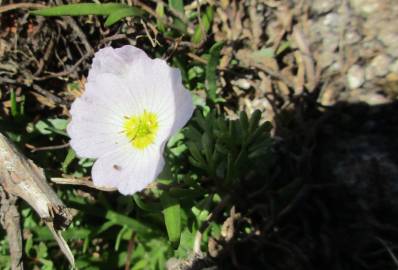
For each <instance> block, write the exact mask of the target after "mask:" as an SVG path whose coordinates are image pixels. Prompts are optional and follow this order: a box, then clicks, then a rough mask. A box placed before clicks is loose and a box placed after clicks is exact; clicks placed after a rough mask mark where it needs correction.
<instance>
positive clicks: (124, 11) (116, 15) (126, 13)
mask: <svg viewBox="0 0 398 270" xmlns="http://www.w3.org/2000/svg"><path fill="white" fill-rule="evenodd" d="M143 14H144V12H143V11H142V10H141V9H138V8H136V7H127V8H121V9H118V10H116V11H114V12H112V13H111V14H109V16H108V18H107V19H106V21H105V26H111V25H112V24H114V23H117V22H118V21H120V20H121V19H123V18H126V17H136V16H142V15H143Z"/></svg>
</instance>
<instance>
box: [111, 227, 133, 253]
mask: <svg viewBox="0 0 398 270" xmlns="http://www.w3.org/2000/svg"><path fill="white" fill-rule="evenodd" d="M128 230H131V228H128V227H127V226H123V228H122V229H121V230H120V231H119V233H118V234H117V236H116V242H115V251H118V250H119V247H120V242H121V241H122V238H123V235H124V234H125V233H126V232H127V231H128Z"/></svg>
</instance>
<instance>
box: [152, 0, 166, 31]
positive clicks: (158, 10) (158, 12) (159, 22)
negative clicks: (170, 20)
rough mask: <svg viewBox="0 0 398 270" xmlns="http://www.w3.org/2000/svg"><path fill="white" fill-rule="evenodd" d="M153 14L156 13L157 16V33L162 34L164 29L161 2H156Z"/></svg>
mask: <svg viewBox="0 0 398 270" xmlns="http://www.w3.org/2000/svg"><path fill="white" fill-rule="evenodd" d="M155 12H156V15H158V18H157V19H156V25H157V27H158V29H159V31H160V32H162V33H163V32H165V31H166V28H165V26H164V23H163V18H164V4H163V2H160V1H159V2H157V4H156V10H155Z"/></svg>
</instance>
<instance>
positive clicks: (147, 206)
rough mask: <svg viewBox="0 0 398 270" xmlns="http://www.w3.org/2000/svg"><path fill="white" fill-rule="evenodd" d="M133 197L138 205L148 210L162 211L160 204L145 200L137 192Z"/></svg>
mask: <svg viewBox="0 0 398 270" xmlns="http://www.w3.org/2000/svg"><path fill="white" fill-rule="evenodd" d="M133 199H134V202H135V203H136V204H137V206H138V207H139V208H141V209H142V210H144V211H146V212H160V211H161V210H162V208H161V205H160V204H157V203H145V202H143V201H142V200H141V198H140V195H138V194H137V193H136V194H134V195H133Z"/></svg>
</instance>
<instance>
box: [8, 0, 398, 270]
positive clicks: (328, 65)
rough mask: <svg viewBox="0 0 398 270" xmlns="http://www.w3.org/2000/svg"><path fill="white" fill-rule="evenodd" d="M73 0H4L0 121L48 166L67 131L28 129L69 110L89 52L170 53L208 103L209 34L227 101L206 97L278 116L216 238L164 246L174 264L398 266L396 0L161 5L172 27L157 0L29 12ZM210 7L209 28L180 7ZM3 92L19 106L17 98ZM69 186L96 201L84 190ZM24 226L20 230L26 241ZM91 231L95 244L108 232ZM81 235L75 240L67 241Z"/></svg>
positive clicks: (225, 109)
mask: <svg viewBox="0 0 398 270" xmlns="http://www.w3.org/2000/svg"><path fill="white" fill-rule="evenodd" d="M72 2H73V3H75V2H78V1H64V2H63V1H62V0H48V1H40V2H37V1H24V2H23V3H21V2H19V1H18V3H14V1H0V3H1V6H0V14H1V26H0V27H1V31H0V87H1V92H0V101H1V104H2V106H1V108H0V116H1V124H2V126H0V129H1V130H3V129H5V130H7V132H8V133H9V135H11V136H12V137H13V140H14V141H15V142H17V143H18V144H19V145H20V146H21V148H22V149H23V151H24V152H25V153H26V154H27V155H28V156H29V157H30V158H31V159H33V160H34V161H35V162H37V163H38V164H39V165H40V166H41V167H43V168H45V170H46V173H47V175H49V176H59V174H60V169H59V167H60V165H59V161H58V160H59V159H60V158H61V159H64V158H65V153H66V152H65V151H66V149H67V148H68V147H69V145H68V139H67V138H66V137H65V136H52V135H51V136H50V135H49V136H47V137H46V136H37V135H34V133H31V132H32V130H34V129H37V128H38V127H37V123H39V122H40V121H41V120H43V119H48V118H60V119H67V118H68V117H69V114H68V108H69V106H70V104H71V102H72V101H73V100H74V99H75V98H76V97H77V96H78V95H79V94H80V93H81V92H82V91H83V90H84V89H83V84H84V81H85V76H87V70H88V68H89V66H90V62H91V59H92V56H93V54H94V52H95V51H97V50H98V49H99V48H102V47H104V46H109V45H112V46H114V47H118V46H121V45H124V44H133V45H136V46H138V47H140V48H143V49H144V50H145V51H147V52H148V54H150V55H152V56H153V57H160V58H164V59H166V60H168V61H169V62H171V63H172V64H173V65H175V66H177V67H179V68H180V69H181V70H182V72H183V73H184V74H185V77H186V78H188V79H187V81H188V83H187V84H188V86H189V88H191V90H194V91H195V94H196V95H197V96H198V97H199V99H200V100H201V102H202V103H200V104H202V105H200V106H202V107H206V106H207V104H206V103H205V102H204V101H203V100H206V95H207V90H206V85H205V83H203V76H204V75H203V73H204V71H203V66H204V65H206V64H207V63H208V61H209V57H208V55H209V48H210V47H211V45H212V44H214V43H215V42H223V44H224V45H223V48H222V50H221V53H220V59H219V64H218V66H217V97H219V98H221V99H224V100H225V102H219V103H216V104H215V105H214V107H212V109H214V110H216V111H217V112H218V113H220V114H222V115H226V116H227V117H228V118H229V119H237V118H238V117H239V112H240V111H246V112H247V113H249V114H251V113H253V112H254V111H255V110H260V111H261V112H263V119H262V121H271V122H272V123H273V126H274V128H273V130H272V133H273V137H274V139H275V145H274V148H273V154H272V158H271V160H272V161H270V162H269V168H258V170H259V171H263V172H259V173H257V174H256V177H255V178H253V177H252V176H251V175H248V176H247V180H248V181H246V182H244V183H243V184H242V185H241V186H239V187H238V188H237V189H236V190H237V191H239V192H238V193H239V196H231V197H232V198H234V199H233V200H234V201H233V203H232V205H233V207H231V208H230V209H229V211H228V212H227V214H226V215H224V216H220V217H218V220H217V221H218V222H219V223H220V224H221V228H222V231H221V237H220V238H218V239H213V238H210V239H209V240H208V246H207V247H206V250H205V253H204V254H201V255H200V256H199V255H197V254H196V255H191V257H190V258H169V260H168V263H167V265H168V269H205V267H210V268H206V269H268V268H269V269H395V268H396V267H397V264H398V262H397V258H396V257H395V255H394V254H395V253H396V252H397V250H396V249H397V244H398V230H397V221H398V220H397V218H396V217H397V210H398V208H397V207H398V201H397V196H396V195H397V194H398V184H397V183H396V181H397V179H398V167H397V162H398V156H397V154H396V153H397V151H396V150H397V149H398V144H397V142H396V137H397V134H398V128H397V127H398V125H397V124H398V118H397V113H396V112H397V104H396V103H395V99H396V96H397V93H398V92H397V91H398V30H397V29H396V27H395V26H396V25H397V23H398V16H397V15H398V4H397V3H396V2H395V1H394V0H327V1H326V0H290V1H282V0H280V1H279V0H249V1H239V0H221V1H213V0H207V1H202V0H198V1H184V2H185V7H184V10H185V13H184V14H182V15H181V14H176V12H173V10H171V11H169V13H168V14H166V15H167V20H166V21H165V24H166V26H167V25H168V24H171V23H172V22H173V18H174V20H175V18H176V17H177V18H178V19H180V20H182V21H183V22H185V24H186V25H187V30H186V33H185V34H181V35H180V36H178V37H168V36H167V35H165V34H164V33H161V32H160V31H159V26H158V24H159V22H158V21H157V20H156V19H157V18H156V10H155V9H156V1H143V0H141V1H138V0H135V1H134V0H126V1H124V2H126V3H128V4H133V5H136V6H138V7H141V8H142V9H144V10H145V11H146V12H147V13H148V16H147V17H145V18H126V19H125V20H124V21H123V22H121V23H117V24H115V25H113V26H111V27H105V26H104V19H103V18H102V17H100V16H83V17H55V18H45V17H40V16H32V15H30V14H29V13H28V12H27V10H29V9H35V8H40V7H42V6H48V5H59V4H65V3H72ZM166 4H167V3H166ZM209 6H211V7H213V9H214V19H213V21H212V23H211V27H210V28H209V31H208V32H207V33H206V35H205V36H204V37H203V38H202V39H200V40H199V41H197V40H194V39H193V38H191V37H192V35H193V34H194V33H195V27H196V25H197V24H204V23H205V22H203V21H202V19H201V18H202V17H201V16H197V17H198V18H194V19H193V20H192V19H191V18H188V17H187V16H186V15H187V14H191V13H195V12H197V13H198V14H202V13H204V12H206V8H207V7H209ZM202 34H203V33H202ZM11 96H14V97H15V101H16V103H17V104H23V105H22V106H23V108H24V112H21V111H19V110H20V109H21V108H22V106H20V107H18V108H14V107H13V101H12V99H11ZM15 110H17V111H15ZM22 114H23V115H25V117H21V118H18V117H17V116H18V115H22ZM39 128H40V126H39ZM24 134H25V135H24ZM26 134H31V135H27V136H26ZM59 150H60V151H63V152H57V151H59ZM66 166H68V165H66ZM63 176H64V177H68V175H67V174H64V175H63ZM264 178H266V179H268V180H267V183H268V184H267V185H264V181H263V179H264ZM249 180H250V181H249ZM270 187H272V188H270ZM57 188H58V189H62V188H63V187H57ZM73 192H74V194H77V196H81V197H85V198H89V199H90V200H92V201H96V200H100V201H101V200H102V201H103V200H104V195H101V196H100V198H98V196H96V195H95V194H94V195H93V193H92V192H91V191H87V190H84V189H83V190H80V189H77V190H74V191H73ZM233 192H235V191H231V193H233ZM62 196H63V197H64V198H65V197H66V195H65V194H63V195H62ZM108 199H109V200H110V201H116V200H117V199H116V198H115V196H113V195H109V197H108ZM97 206H99V207H101V203H99V204H97ZM77 218H78V219H79V218H81V217H77ZM247 224H250V226H252V227H253V228H255V229H254V230H253V232H252V233H249V234H245V233H242V232H243V231H244V228H245V226H247ZM29 234H31V232H29V230H27V231H26V232H24V235H23V236H24V239H25V241H27V239H28V236H29ZM93 241H96V243H95V244H93V246H94V247H95V246H100V245H101V243H102V242H104V241H105V240H103V239H101V238H96V239H94V240H93ZM133 242H134V241H130V242H128V247H129V248H132V245H133V244H132V243H133ZM82 245H83V243H82V242H81V241H80V242H79V241H76V243H74V244H72V249H74V248H79V247H81V246H82ZM51 249H54V250H55V249H56V248H55V247H51ZM98 249H99V248H98ZM93 250H94V251H93V254H94V253H95V252H96V249H95V248H94V249H93ZM129 250H130V249H129ZM54 253H56V252H54V251H53V252H52V254H54ZM56 256H60V254H56ZM95 256H97V255H95ZM31 264H32V265H34V262H33V263H31ZM128 266H129V265H128ZM128 266H127V265H126V268H125V269H129V268H128ZM35 267H38V266H35ZM99 267H100V266H99ZM104 267H106V266H104ZM123 267H124V266H123ZM36 269H37V268H36ZM54 269H58V268H54ZM84 269H85V268H84ZM87 269H88V268H87ZM96 269H97V268H96ZM100 269H110V268H100ZM115 269H116V268H115ZM133 269H135V268H133ZM159 269H162V268H159Z"/></svg>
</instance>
